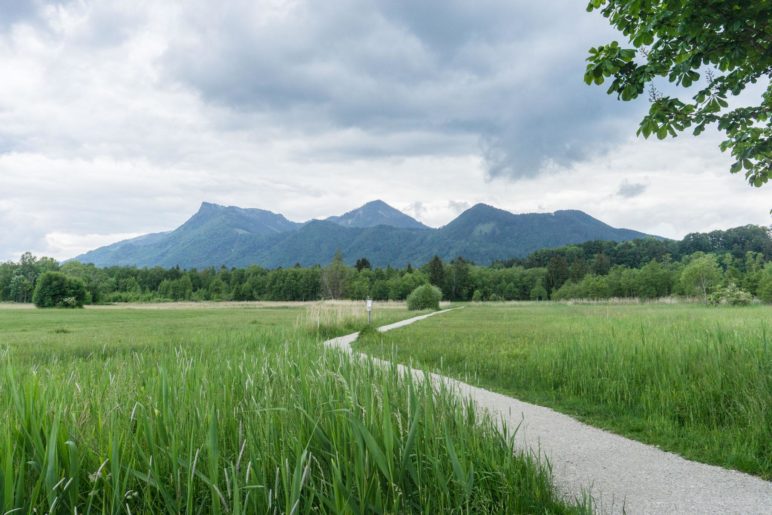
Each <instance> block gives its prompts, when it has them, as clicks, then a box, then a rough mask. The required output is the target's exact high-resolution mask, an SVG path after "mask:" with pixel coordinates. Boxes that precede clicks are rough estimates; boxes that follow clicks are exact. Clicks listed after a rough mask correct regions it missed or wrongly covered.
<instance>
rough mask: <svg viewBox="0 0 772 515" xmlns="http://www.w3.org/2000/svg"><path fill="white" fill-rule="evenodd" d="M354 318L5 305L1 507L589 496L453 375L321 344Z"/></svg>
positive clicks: (449, 504)
mask: <svg viewBox="0 0 772 515" xmlns="http://www.w3.org/2000/svg"><path fill="white" fill-rule="evenodd" d="M412 314H413V313H410V314H408V312H407V311H405V310H404V309H402V308H400V307H398V306H392V307H390V308H389V309H383V310H379V311H378V312H377V313H376V318H375V323H377V324H384V323H388V322H391V321H395V320H399V319H402V318H407V317H408V316H412ZM364 320H365V317H364V313H363V311H362V310H361V308H347V307H346V306H345V305H339V306H332V307H320V306H319V305H308V306H295V307H293V306H289V305H275V306H274V305H267V306H241V307H239V306H222V307H210V308H206V307H197V308H196V307H191V308H185V307H182V308H181V307H179V306H176V307H172V306H169V307H168V308H167V307H165V306H160V307H158V308H156V309H149V308H143V309H135V308H131V307H123V308H112V307H110V308H95V309H85V310H67V311H65V310H34V309H18V308H12V307H2V309H0V420H2V424H0V513H4V514H5V513H79V514H86V513H126V514H128V513H169V514H177V513H187V514H194V513H234V514H237V513H501V512H508V513H576V512H583V511H586V507H583V506H580V505H578V504H566V503H565V502H564V501H561V500H559V499H558V498H557V496H556V494H555V492H554V490H553V487H552V486H551V483H550V477H549V474H548V472H547V471H546V470H545V469H544V468H543V467H540V466H539V464H537V463H535V462H534V461H533V460H532V459H531V458H529V457H525V456H520V455H514V456H513V453H512V445H513V435H512V434H508V433H506V432H502V431H500V430H498V429H496V428H495V425H494V424H493V423H492V421H491V420H489V419H487V418H485V417H482V416H480V415H479V414H476V413H475V410H474V409H473V408H472V407H471V406H469V405H468V404H466V403H465V402H464V401H462V400H459V399H458V398H457V397H456V396H454V395H453V394H452V393H451V392H448V391H443V390H441V391H433V390H432V389H431V387H429V386H428V382H422V381H418V382H415V381H414V380H413V379H411V378H409V377H402V376H401V375H399V374H398V373H397V372H396V370H395V369H394V368H381V367H377V366H374V365H372V364H367V363H363V362H361V360H359V359H356V358H350V357H349V356H347V355H344V354H343V353H340V352H337V351H332V350H325V349H324V348H323V346H322V344H321V342H322V339H323V338H326V337H328V336H330V335H332V334H343V333H345V332H348V331H350V330H351V329H352V328H353V329H358V328H361V327H363V326H364ZM446 320H447V321H448V322H451V323H455V318H447V319H446ZM434 327H438V326H434ZM444 334H446V333H444Z"/></svg>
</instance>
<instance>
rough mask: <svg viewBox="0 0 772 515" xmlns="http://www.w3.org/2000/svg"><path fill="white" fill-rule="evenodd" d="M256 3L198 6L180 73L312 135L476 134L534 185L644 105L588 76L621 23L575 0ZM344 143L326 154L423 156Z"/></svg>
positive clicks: (497, 159) (177, 53)
mask: <svg viewBox="0 0 772 515" xmlns="http://www.w3.org/2000/svg"><path fill="white" fill-rule="evenodd" d="M253 5H254V4H253V3H251V2H232V3H229V4H228V7H227V8H225V9H223V11H222V12H220V13H216V14H213V13H212V12H211V10H209V9H198V10H197V9H193V10H190V11H189V12H187V14H186V16H187V18H186V23H185V27H187V30H189V31H191V34H198V35H199V37H193V36H191V37H184V38H180V43H177V42H173V43H172V45H171V46H170V48H169V50H168V52H167V53H166V56H165V67H166V70H167V72H168V73H169V76H170V78H172V79H173V80H176V81H180V82H181V83H183V84H185V85H187V86H189V87H192V88H194V89H195V90H196V91H198V92H200V94H202V95H203V96H204V98H206V99H208V100H209V101H211V102H215V103H218V104H220V105H224V106H227V107H229V108H232V109H234V110H244V109H247V110H252V111H258V112H263V113H270V114H272V115H273V119H274V123H276V124H278V125H283V126H290V127H293V128H294V129H296V130H301V131H310V132H314V131H319V130H328V129H329V128H330V127H337V128H352V127H353V128H357V129H361V130H364V131H368V132H371V133H375V134H378V135H383V136H384V139H385V140H388V139H390V138H389V134H390V133H403V132H405V131H414V132H422V133H434V134H435V135H436V136H435V139H436V140H442V138H445V144H444V146H443V145H442V144H441V143H440V145H439V146H440V147H441V148H440V151H441V152H442V153H448V152H453V151H454V149H458V148H459V146H458V139H459V137H466V138H467V141H468V142H471V143H470V144H471V145H476V146H477V148H476V149H475V151H476V152H478V153H479V154H480V155H481V157H483V159H484V162H485V163H486V166H487V169H488V172H489V174H490V176H492V177H511V178H519V177H533V176H535V175H536V174H538V173H539V172H540V171H542V170H543V169H544V168H545V167H550V166H552V167H554V166H555V165H557V166H570V165H571V164H572V163H574V162H577V161H581V160H585V159H587V158H588V157H590V156H592V155H595V154H598V153H601V152H604V151H605V150H607V149H608V148H609V146H610V145H613V144H614V143H616V142H618V141H619V139H620V138H622V137H625V135H629V134H632V133H633V130H634V128H633V125H632V124H631V123H630V121H629V116H628V115H629V114H630V113H631V112H635V111H637V110H640V109H641V106H640V105H629V104H621V103H619V102H618V101H616V100H615V99H613V98H611V97H608V96H607V95H605V93H604V91H603V90H602V89H601V88H590V87H588V86H586V85H584V83H583V82H582V74H583V69H584V58H585V54H586V50H587V48H589V47H590V46H591V45H592V44H595V43H597V42H602V41H604V40H605V39H607V38H608V37H609V35H610V29H609V28H608V27H607V23H606V21H605V20H603V19H602V18H600V17H598V16H592V15H589V14H586V13H584V10H583V8H582V6H581V5H579V4H577V3H576V2H575V1H574V0H559V1H557V2H553V3H551V5H550V8H549V9H546V8H545V7H543V6H539V5H535V4H533V3H532V2H527V1H519V2H499V1H492V0H485V1H483V2H474V3H472V2H464V1H451V2H447V1H440V0H433V1H425V2H420V3H416V2H409V1H407V0H403V1H392V0H388V1H387V0H383V1H376V0H372V1H369V2H368V1H365V2H361V1H353V0H331V1H329V2H299V3H295V4H291V5H292V6H293V7H287V8H284V9H286V10H283V9H279V8H276V10H275V12H272V11H270V10H268V12H267V14H266V6H265V5H259V4H258V5H257V6H253ZM256 24H257V25H259V27H257V28H256ZM623 120H624V121H623ZM391 140H392V141H391V142H392V143H394V139H393V138H391ZM470 144H467V145H465V146H464V150H466V147H469V146H470ZM333 147H334V148H330V149H326V150H325V149H316V150H318V151H319V152H320V153H322V154H325V153H330V154H333V155H338V156H341V157H347V156H352V157H358V156H360V155H361V154H362V152H363V151H364V152H372V155H374V156H376V155H379V154H380V155H392V156H393V155H413V154H414V153H415V151H416V149H415V146H414V145H411V144H410V142H404V143H403V144H401V145H399V144H397V145H394V144H391V145H386V146H384V147H383V148H378V147H377V146H376V147H374V146H373V145H362V144H361V143H356V144H347V143H342V144H336V145H334V146H333ZM434 150H436V145H432V146H431V148H428V147H427V150H426V152H427V153H431V152H432V151H434Z"/></svg>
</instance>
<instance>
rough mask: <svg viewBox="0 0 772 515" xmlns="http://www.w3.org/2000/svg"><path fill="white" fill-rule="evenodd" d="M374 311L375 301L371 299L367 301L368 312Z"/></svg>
mask: <svg viewBox="0 0 772 515" xmlns="http://www.w3.org/2000/svg"><path fill="white" fill-rule="evenodd" d="M372 310H373V301H372V300H370V299H367V311H372Z"/></svg>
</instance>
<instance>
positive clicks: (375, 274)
mask: <svg viewBox="0 0 772 515" xmlns="http://www.w3.org/2000/svg"><path fill="white" fill-rule="evenodd" d="M46 272H56V273H60V274H63V275H64V276H66V277H68V278H69V279H70V280H72V281H75V282H76V283H77V282H78V281H79V282H82V285H83V287H84V289H85V295H84V297H83V300H84V302H85V303H87V304H88V303H94V304H97V303H112V302H134V301H145V302H148V301H179V300H192V301H204V300H235V301H248V300H273V301H279V300H288V301H295V300H301V301H302V300H316V299H321V298H350V299H364V298H367V297H371V298H373V299H375V300H403V299H405V298H406V297H407V295H408V294H409V293H410V292H411V291H412V290H414V289H415V288H416V287H418V286H420V285H422V284H426V283H431V284H433V285H436V286H438V287H439V288H440V289H441V290H442V292H443V296H444V297H445V299H447V300H453V301H467V300H475V301H477V300H480V301H482V300H546V299H555V300H559V299H572V298H587V299H604V298H612V297H637V298H644V299H650V298H657V297H666V296H671V295H683V296H690V297H700V298H703V299H704V300H705V301H709V300H711V299H712V300H714V301H715V300H716V299H718V300H721V296H722V295H723V296H724V297H726V298H725V299H724V300H728V301H729V302H733V303H734V300H737V299H740V301H744V300H750V299H751V298H752V297H756V298H759V299H761V300H763V301H765V302H772V231H771V230H770V229H768V228H764V227H758V226H752V225H749V226H745V227H738V228H734V229H729V230H726V231H714V232H711V233H695V234H690V235H688V236H686V237H685V238H684V239H683V240H681V241H672V240H661V239H655V238H645V239H638V240H632V241H626V242H621V243H615V242H607V241H591V242H586V243H582V244H578V245H569V246H565V247H560V248H556V249H545V250H540V251H537V252H534V253H533V254H531V255H530V256H528V257H527V258H524V259H514V260H509V261H503V262H496V263H494V264H493V265H492V266H486V267H482V266H476V265H475V264H474V263H472V262H469V261H466V260H464V259H463V258H456V259H454V260H452V261H449V262H443V261H442V260H441V259H440V258H438V257H435V258H433V259H432V260H430V261H429V262H428V263H426V264H423V265H422V266H420V267H416V268H414V267H413V266H412V265H410V264H408V265H406V267H405V268H402V269H397V268H391V267H386V268H374V267H372V266H371V265H370V262H369V260H368V259H367V257H362V258H360V259H358V260H357V263H356V266H355V267H349V266H347V265H345V264H344V261H343V259H342V256H341V255H340V254H338V256H336V259H334V260H333V262H332V263H330V264H329V265H327V266H325V267H320V266H316V267H307V268H302V267H300V266H295V267H291V268H277V269H267V268H263V267H259V266H250V267H246V268H225V267H221V268H219V269H216V268H205V269H189V270H183V269H181V268H179V267H174V268H166V269H165V268H160V267H156V268H135V267H108V268H98V267H96V266H94V265H90V264H89V265H85V264H82V263H79V262H77V261H70V262H66V263H64V264H60V263H58V262H57V261H55V260H54V259H51V258H46V257H43V258H36V257H34V256H32V255H31V254H29V253H27V254H25V255H23V256H22V257H21V259H20V260H19V261H18V262H7V263H3V264H0V301H6V302H30V301H32V299H33V294H34V292H35V287H36V283H38V278H39V277H41V275H43V274H44V273H46ZM72 281H71V283H70V284H71V286H72V285H73V284H74V286H78V285H77V284H75V283H72ZM717 296H718V297H717ZM740 301H738V303H740Z"/></svg>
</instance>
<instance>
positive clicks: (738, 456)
mask: <svg viewBox="0 0 772 515" xmlns="http://www.w3.org/2000/svg"><path fill="white" fill-rule="evenodd" d="M356 347H357V348H358V349H359V350H362V351H365V352H368V353H371V354H373V355H377V356H379V357H385V358H387V359H392V360H394V361H398V362H403V363H410V364H412V365H413V366H414V367H416V368H421V369H426V370H432V371H440V372H442V373H444V374H446V375H450V376H453V377H456V378H459V379H461V380H464V381H466V382H468V383H472V384H475V385H478V386H482V387H485V388H488V389H491V390H495V391H498V392H502V393H505V394H509V395H512V396H514V397H517V398H519V399H522V400H525V401H529V402H533V403H536V404H541V405H544V406H549V407H552V408H554V409H556V410H558V411H561V412H564V413H567V414H570V415H573V416H576V417H577V418H579V419H581V420H583V421H585V422H587V423H589V424H591V425H595V426H598V427H602V428H606V429H609V430H611V431H614V432H617V433H620V434H623V435H626V436H628V437H631V438H634V439H637V440H640V441H643V442H647V443H651V444H655V445H657V446H659V447H661V448H663V449H667V450H670V451H674V452H676V453H679V454H681V455H683V456H685V457H687V458H690V459H694V460H698V461H703V462H706V463H712V464H717V465H721V466H724V467H728V468H734V469H738V470H741V471H745V472H748V473H751V474H755V475H758V476H761V477H763V478H767V479H769V478H770V477H772V308H770V307H769V306H750V307H742V308H731V307H724V306H722V307H713V308H710V307H705V306H703V305H694V304H674V305H665V304H644V305H620V304H595V305H586V304H585V305H582V304H574V305H569V304H556V303H519V304H470V305H467V306H465V307H464V308H463V309H461V310H457V311H454V312H451V313H447V314H444V315H442V316H439V317H434V318H431V319H428V320H426V321H424V322H422V323H420V324H415V325H412V326H410V327H407V328H405V329H401V330H399V331H394V332H390V333H387V334H372V333H370V334H368V335H367V336H365V337H363V338H362V339H361V340H360V342H358V343H357V344H356Z"/></svg>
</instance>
